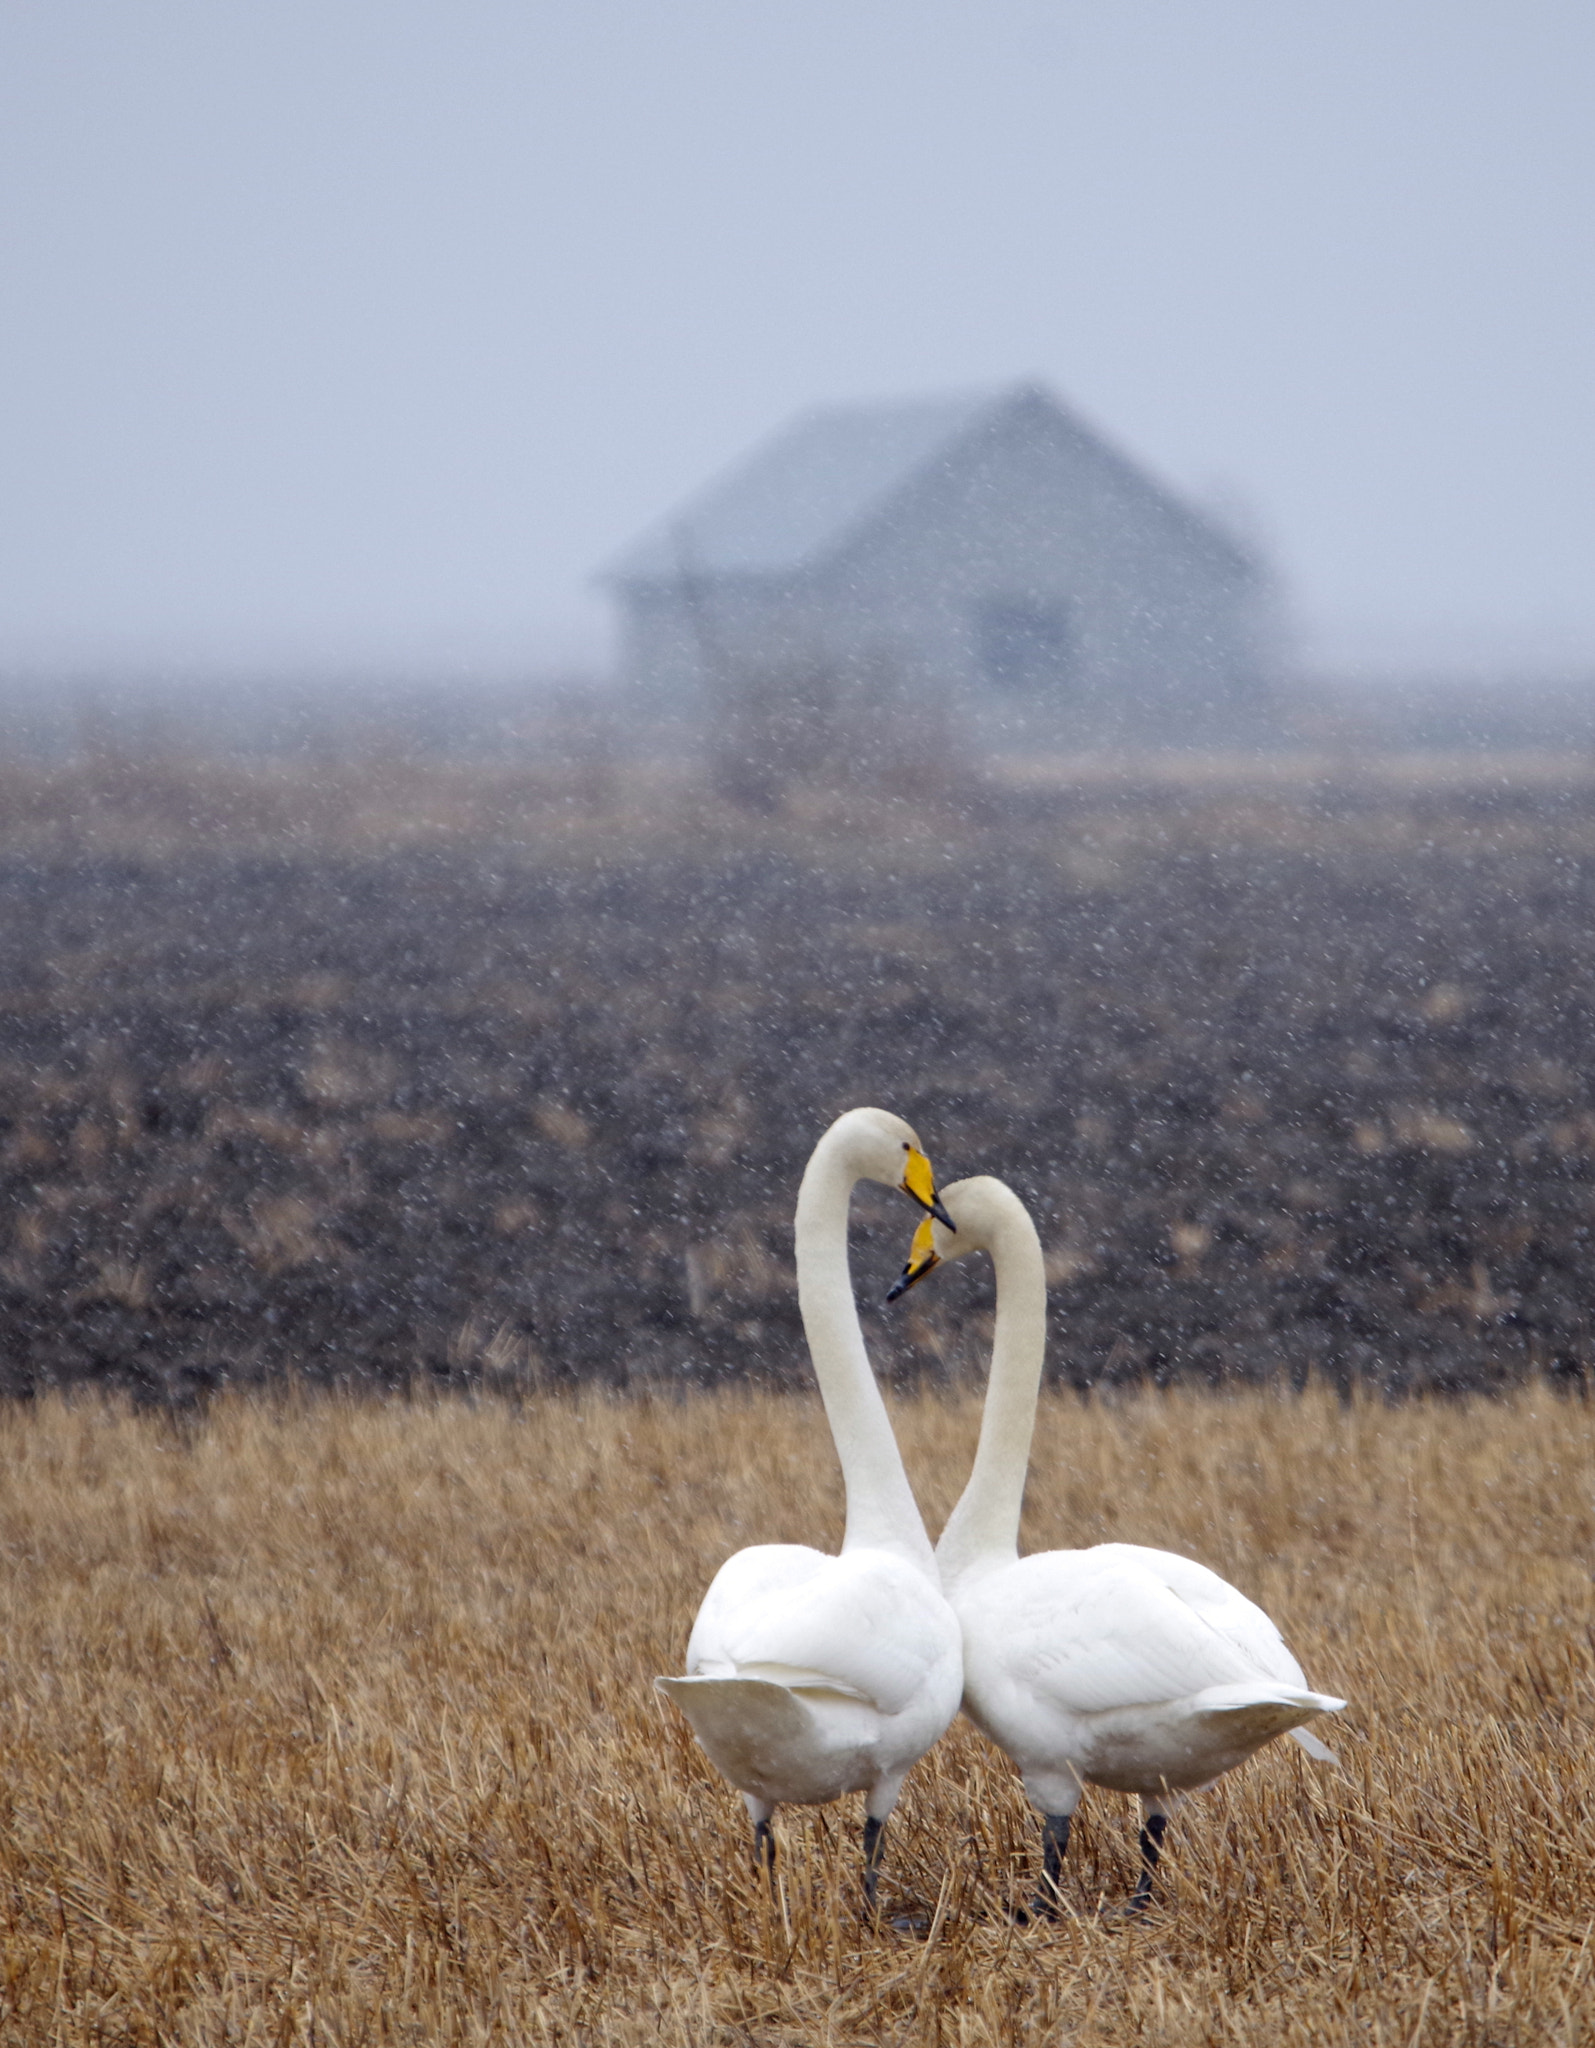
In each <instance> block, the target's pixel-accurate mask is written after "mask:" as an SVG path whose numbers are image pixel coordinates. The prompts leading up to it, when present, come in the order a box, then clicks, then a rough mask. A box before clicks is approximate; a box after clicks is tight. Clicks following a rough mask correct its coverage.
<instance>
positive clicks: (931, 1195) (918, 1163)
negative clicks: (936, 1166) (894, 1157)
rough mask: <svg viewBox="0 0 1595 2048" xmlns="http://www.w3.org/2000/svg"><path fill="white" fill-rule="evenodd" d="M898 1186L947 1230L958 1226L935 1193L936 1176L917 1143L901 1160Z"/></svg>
mask: <svg viewBox="0 0 1595 2048" xmlns="http://www.w3.org/2000/svg"><path fill="white" fill-rule="evenodd" d="M898 1186H899V1187H900V1188H901V1189H902V1191H903V1193H904V1194H905V1195H912V1196H913V1198H914V1200H915V1201H916V1202H918V1204H919V1206H920V1207H921V1208H922V1209H928V1210H929V1211H930V1213H931V1215H932V1216H934V1217H935V1219H936V1221H937V1222H938V1223H945V1224H946V1226H947V1228H948V1229H949V1230H956V1229H957V1228H958V1226H957V1224H956V1223H954V1221H953V1219H952V1218H951V1217H950V1216H949V1215H948V1213H947V1211H946V1210H945V1209H944V1208H943V1207H942V1205H941V1197H940V1196H939V1195H938V1194H937V1193H936V1176H935V1174H934V1173H933V1172H932V1171H931V1165H930V1161H929V1160H928V1159H927V1158H926V1157H925V1155H924V1153H923V1152H921V1151H920V1149H919V1147H918V1146H917V1145H911V1146H910V1147H909V1148H908V1157H907V1159H906V1160H905V1161H904V1162H903V1177H902V1179H901V1180H900V1181H899V1182H898ZM915 1242H916V1243H917V1242H918V1240H917V1239H916V1240H915Z"/></svg>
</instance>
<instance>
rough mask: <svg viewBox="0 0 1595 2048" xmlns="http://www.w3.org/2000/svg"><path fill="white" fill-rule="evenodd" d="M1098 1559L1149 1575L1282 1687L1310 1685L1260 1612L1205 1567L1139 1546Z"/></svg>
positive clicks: (1115, 1548)
mask: <svg viewBox="0 0 1595 2048" xmlns="http://www.w3.org/2000/svg"><path fill="white" fill-rule="evenodd" d="M1096 1554H1098V1555H1103V1556H1114V1557H1119V1558H1122V1559H1123V1560H1124V1561H1126V1562H1127V1563H1132V1564H1136V1565H1139V1566H1140V1567H1141V1568H1142V1569H1143V1570H1144V1571H1148V1572H1150V1573H1151V1574H1152V1576H1153V1577H1154V1578H1155V1579H1158V1580H1159V1581H1161V1583H1162V1584H1163V1585H1165V1586H1166V1587H1167V1588H1168V1590H1169V1591H1170V1592H1171V1593H1173V1594H1174V1595H1175V1596H1176V1597H1177V1598H1179V1599H1181V1600H1183V1601H1184V1602H1185V1604H1186V1606H1187V1607H1189V1608H1191V1609H1192V1611H1193V1612H1194V1613H1196V1614H1199V1615H1200V1616H1201V1618H1202V1619H1203V1621H1205V1622H1206V1623H1207V1625H1208V1627H1209V1628H1211V1629H1214V1630H1216V1631H1217V1633H1218V1634H1219V1635H1221V1636H1222V1637H1223V1638H1224V1639H1225V1641H1226V1642H1229V1643H1233V1644H1234V1646H1235V1648H1236V1649H1237V1650H1239V1651H1240V1653H1241V1655H1242V1656H1243V1657H1245V1658H1246V1659H1247V1660H1248V1662H1249V1663H1250V1664H1251V1665H1252V1666H1253V1667H1254V1669H1256V1670H1258V1671H1261V1672H1263V1673H1264V1674H1265V1675H1266V1676H1267V1677H1269V1678H1273V1679H1277V1680H1278V1681H1279V1683H1280V1684H1281V1685H1293V1686H1298V1687H1299V1686H1303V1685H1305V1684H1306V1682H1307V1681H1306V1678H1305V1677H1304V1676H1303V1673H1302V1668H1301V1666H1300V1664H1298V1663H1297V1661H1296V1659H1295V1657H1294V1656H1292V1654H1291V1652H1290V1649H1289V1646H1288V1645H1287V1644H1286V1642H1285V1639H1284V1637H1283V1636H1282V1635H1281V1634H1280V1632H1279V1630H1278V1629H1277V1628H1276V1627H1275V1625H1274V1623H1273V1622H1272V1621H1271V1620H1270V1619H1269V1617H1268V1616H1267V1615H1266V1614H1265V1613H1264V1612H1263V1610H1262V1608H1261V1607H1259V1606H1258V1605H1257V1603H1256V1601H1254V1600H1248V1599H1247V1597H1246V1595H1245V1594H1244V1593H1242V1592H1238V1591H1237V1590H1236V1588H1235V1587H1234V1586H1232V1585H1231V1584H1230V1583H1229V1581H1228V1579H1221V1578H1220V1577H1219V1575H1218V1573H1217V1572H1215V1571H1210V1570H1209V1569H1208V1567H1207V1566H1206V1565H1205V1564H1198V1563H1197V1562H1196V1560H1195V1558H1193V1557H1181V1556H1179V1555H1178V1554H1177V1553H1176V1552H1175V1551H1172V1550H1149V1549H1147V1548H1145V1547H1144V1546H1143V1545H1142V1544H1139V1543H1103V1544H1100V1545H1099V1546H1098V1549H1097V1553H1096Z"/></svg>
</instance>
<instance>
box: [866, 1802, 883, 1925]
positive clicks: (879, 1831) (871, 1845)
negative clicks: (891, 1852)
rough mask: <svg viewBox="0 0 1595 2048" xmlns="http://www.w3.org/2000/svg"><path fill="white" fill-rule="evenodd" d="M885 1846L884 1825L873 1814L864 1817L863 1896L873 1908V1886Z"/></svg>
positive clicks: (877, 1876) (878, 1872) (877, 1875)
mask: <svg viewBox="0 0 1595 2048" xmlns="http://www.w3.org/2000/svg"><path fill="white" fill-rule="evenodd" d="M885 1846H886V1823H885V1821H883V1820H877V1819H876V1818H875V1816H874V1814H873V1813H866V1814H865V1816H864V1896H865V1898H866V1899H868V1901H869V1902H870V1904H871V1905H872V1906H873V1905H874V1903H875V1886H876V1882H877V1880H878V1879H879V1877H880V1869H881V1851H882V1850H883V1849H884V1847H885Z"/></svg>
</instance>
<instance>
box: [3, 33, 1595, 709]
mask: <svg viewBox="0 0 1595 2048" xmlns="http://www.w3.org/2000/svg"><path fill="white" fill-rule="evenodd" d="M1592 59H1595V17H1592V16H1591V15H1590V13H1589V11H1588V10H1587V9H1585V8H1583V7H1578V6H1575V5H1573V4H1571V0H1566V4H1519V5H1515V6H1512V7H1510V8H1509V7H1507V6H1505V5H1502V4H1493V5H1486V4H1478V0H1471V4H1461V5H1458V4H1450V5H1440V4H1437V0H1436V4H1417V0H1405V4H1401V5H1398V6H1395V7H1390V6H1375V5H1371V4H1367V0H1361V4H1354V5H1348V6H1345V7H1341V8H1337V9H1333V10H1328V9H1323V8H1319V7H1307V6H1305V5H1301V4H1295V0H1285V4H1281V0H1269V4H1266V5H1265V4H1260V0H1209V4H1206V5H1204V6H1202V7H1200V8H1193V7H1184V6H1175V5H1171V4H1167V0H1128V4H1126V0H1121V4H1115V5H1111V6H1110V5H1106V4H1101V0H1096V4H1085V5H1054V6H1051V7H1043V6H1040V5H1033V4H1017V0H993V4H991V5H989V6H986V7H983V8H980V9H978V10H976V9H968V8H963V7H952V6H948V5H944V4H926V0H919V4H916V5H912V6H911V5H909V4H907V0H881V4H877V5H874V6H872V7H869V8H867V9H860V8H856V7H844V6H840V5H836V4H832V0H815V4H813V5H810V6H808V7H805V8H803V9H801V10H791V9H778V8H773V7H769V6H760V5H754V6H750V5H747V4H746V0H740V4H735V5H733V4H730V0H683V4H681V5H678V6H676V7H673V8H670V9H655V8H646V7H642V6H638V5H635V4H633V5H629V6H628V5H619V4H614V0H592V4H588V5H586V6H583V7H581V8H574V7H571V8H561V9H553V8H530V7H524V6H510V5H506V4H499V0H464V4H455V5H451V6H449V7H447V8H444V7H441V6H438V5H417V4H414V0H386V4H384V5H381V6H377V5H375V4H372V0H344V4H342V5H340V6H337V7H335V8H326V7H312V6H310V5H307V4H304V0H280V4H276V5H274V6H272V7H271V8H269V9H263V8H245V7H242V6H238V5H236V4H216V0H207V4H205V5H197V4H173V0H152V4H146V5H141V6H140V7H138V8H137V9H106V8H103V7H99V6H90V5H85V4H81V0H55V4H52V5H51V6H49V7H31V8H25V7H20V6H14V7H11V8H8V9H6V10H5V11H4V13H3V14H0V195H3V198H0V207H3V213H0V265H3V275H4V277H5V279H6V288H5V289H6V302H7V311H6V317H5V319H4V320H3V321H0V389H3V390H4V392H5V393H6V403H5V407H4V424H3V428H0V435H3V440H0V474H3V476H4V485H3V487H0V662H3V663H4V664H5V665H6V666H7V667H8V668H9V669H11V670H12V671H13V672H16V671H18V670H23V671H28V672H32V673H34V674H46V675H48V674H53V673H59V672H61V671H63V670H71V671H74V672H79V673H81V672H84V671H89V670H93V671H97V672H102V673H103V672H111V671H117V670H124V671H143V672H148V671H150V670H171V669H185V668H186V669H190V670H211V671H214V670H215V669H217V668H232V669H235V670H238V671H252V670H259V669H261V668H262V667H267V666H274V667H277V668H279V669H282V668H287V669H292V670H296V671H298V672H300V673H303V674H314V673H320V672H329V671H333V670H339V671H348V670H351V669H353V670H364V671H371V672H376V671H383V670H387V671H396V670H397V671H404V672H421V671H429V672H437V671H438V670H440V669H441V670H443V671H445V672H451V673H458V674H462V675H463V674H472V675H505V674H514V673H517V672H523V671H525V670H526V669H528V668H544V669H547V668H550V667H558V666H562V665H569V664H580V665H588V666H591V665H597V664H601V663H602V662H604V661H605V660H606V659H607V658H608V643H607V637H606V636H607V631H608V627H607V620H606V614H605V610H604V606H603V603H602V600H601V599H600V597H599V595H598V593H597V592H596V591H595V590H594V588H593V587H592V585H591V583H590V580H589V578H590V573H591V571H592V569H593V568H594V566H595V565H596V564H597V563H598V562H600V561H601V560H602V559H603V558H604V557H605V556H606V555H608V554H610V553H611V552H612V551H613V549H614V548H615V547H617V546H618V545H620V544H622V543H624V542H625V541H626V540H627V539H628V538H629V537H630V536H631V535H632V534H633V533H634V532H635V531H636V530H637V529H638V528H640V527H641V526H643V525H644V524H645V523H647V522H648V521H649V520H650V519H652V518H654V517H655V516H656V515H657V514H659V513H660V512H661V511H662V510H664V509H665V508H666V507H668V506H669V505H670V504H671V503H672V502H673V501H674V500H676V499H678V498H679V497H680V496H682V495H683V494H684V493H687V492H690V491H691V490H692V489H693V488H695V487H696V486H697V485H698V484H699V483H700V482H701V481H702V479H703V478H704V477H705V476H706V475H708V474H710V473H712V472H714V471H715V470H717V469H719V468H720V467H722V466H723V465H725V464H726V463H727V462H729V461H731V460H733V459H735V458H736V457H737V456H738V455H740V454H741V452H742V451H743V450H745V449H746V448H747V447H748V446H749V445H750V444H751V443H752V442H754V441H756V440H758V439H759V438H761V437H763V436H764V435H766V434H767V433H768V432H769V431H770V430H771V429H772V428H773V427H774V426H776V425H777V424H778V423H779V422H780V421H781V420H783V419H784V418H785V417H787V416H788V415H789V414H791V413H792V412H794V411H796V410H798V409H800V408H802V407H804V406H808V405H812V404H820V403H826V402H830V401H835V400H845V399H851V398H855V397H871V396H877V395H878V396H893V395H899V394H912V393H915V392H920V391H934V390H940V389H960V388H965V387H969V386H978V385H982V384H1000V383H1003V382H1005V381H1008V380H1010V379H1012V378H1014V377H1016V376H1036V377H1040V378H1043V379H1045V380H1046V381H1047V382H1048V383H1049V384H1051V385H1052V386H1054V387H1055V388H1056V389H1057V390H1058V391H1060V392H1061V393H1062V394H1063V395H1064V396H1065V397H1066V398H1067V399H1068V400H1069V401H1071V402H1072V403H1073V404H1074V405H1076V406H1078V407H1079V408H1080V409H1081V411H1082V412H1083V413H1084V414H1085V415H1086V417H1088V418H1089V419H1092V420H1094V421H1096V422H1098V423H1099V424H1100V425H1101V426H1102V427H1103V428H1104V429H1105V430H1106V431H1107V432H1108V433H1109V434H1110V435H1111V436H1112V437H1113V438H1114V439H1115V440H1116V441H1118V442H1120V443H1122V444H1123V445H1124V446H1125V447H1127V448H1128V449H1130V450H1131V451H1132V452H1133V453H1134V454H1135V455H1137V456H1138V457H1139V458H1141V459H1142V460H1144V461H1145V462H1146V463H1147V464H1148V465H1149V466H1150V467H1151V468H1152V469H1153V470H1154V471H1155V472H1157V473H1159V474H1161V475H1164V476H1167V477H1168V478H1170V479H1171V480H1172V481H1173V482H1174V483H1176V484H1177V485H1179V486H1182V487H1184V488H1185V489H1187V490H1191V491H1193V492H1196V493H1197V494H1199V495H1201V496H1203V497H1206V498H1208V499H1209V500H1216V501H1218V502H1219V503H1221V504H1222V505H1223V506H1224V507H1225V508H1226V509H1227V511H1228V513H1229V515H1230V516H1231V517H1232V518H1238V519H1240V520H1241V522H1242V523H1244V524H1247V525H1249V526H1250V527H1251V529H1252V530H1253V531H1254V532H1255V533H1256V534H1258V535H1259V536H1260V538H1261V539H1262V540H1263V541H1264V542H1265V544H1266V545H1267V546H1268V547H1269V548H1270V549H1271V551H1272V552H1273V554H1274V555H1275V556H1276V558H1277V559H1278V561H1279V562H1280V564H1281V567H1282V569H1283V571H1284V574H1285V576H1286V578H1287V580H1288V584H1289V588H1290V591H1291V594H1292V598H1293V603H1294V608H1295V613H1296V617H1297V621H1298V628H1299V632H1300V635H1301V643H1302V646H1303V649H1304V652H1305V655H1306V657H1307V658H1308V659H1309V660H1311V661H1315V662H1317V663H1320V664H1330V665H1335V664H1340V665H1344V664H1346V663H1348V662H1353V661H1360V662H1364V663H1372V664H1376V665H1377V664H1381V663H1382V664H1385V665H1387V666H1406V667H1418V668H1425V667H1427V668H1436V667H1445V666H1448V665H1450V666H1461V667H1472V668H1475V669H1478V668H1484V669H1487V668H1489V667H1490V666H1492V665H1496V666H1499V665H1502V664H1507V663H1513V664H1519V665H1521V664H1524V663H1528V664H1530V665H1533V666H1536V667H1538V668H1541V669H1552V668H1558V667H1560V668H1568V667H1577V666H1578V665H1580V664H1583V665H1588V662H1589V660H1590V658H1591V657H1592V655H1595V584H1592V581H1591V579H1590V577H1589V574H1588V564H1589V561H1590V559H1591V554H1592V547H1591V543H1592V540H1595V532H1592V528H1595V518H1592V490H1591V482H1590V479H1591V477H1592V476H1595V391H1592V387H1591V383H1590V379H1589V375H1588V364H1589V360H1590V342H1591V325H1592V321H1591V312H1592V290H1595V288H1592V285H1591V281H1590V280H1591V277H1592V275H1595V273H1592V270H1591V264H1590V256H1591V249H1590V240H1591V234H1592V227H1591V223H1592V221H1595V203H1592V202H1595V189H1592V188H1595V139H1592V124H1591V123H1590V122H1589V120H1588V107H1587V100H1588V83H1589V79H1590V77H1591V74H1592Z"/></svg>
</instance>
